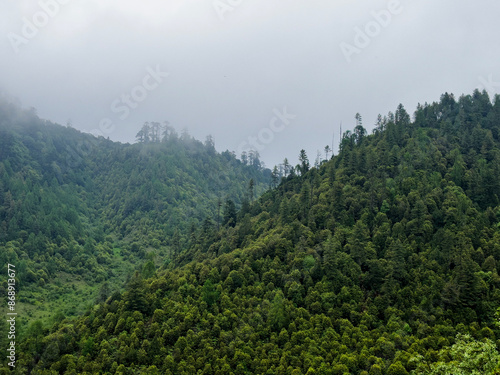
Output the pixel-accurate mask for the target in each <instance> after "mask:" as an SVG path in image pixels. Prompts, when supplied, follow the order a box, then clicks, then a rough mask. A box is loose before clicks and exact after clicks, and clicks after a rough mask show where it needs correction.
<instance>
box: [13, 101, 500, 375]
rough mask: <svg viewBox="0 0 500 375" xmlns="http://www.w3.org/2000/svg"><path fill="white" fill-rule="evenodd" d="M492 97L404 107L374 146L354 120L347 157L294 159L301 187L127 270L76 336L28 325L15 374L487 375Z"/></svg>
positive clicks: (496, 234) (494, 335)
mask: <svg viewBox="0 0 500 375" xmlns="http://www.w3.org/2000/svg"><path fill="white" fill-rule="evenodd" d="M496 99H497V100H496V102H495V104H494V105H492V104H491V103H490V101H489V98H488V96H487V95H486V94H485V93H479V92H477V91H476V92H475V93H474V94H473V95H472V96H462V97H460V99H459V100H455V98H454V97H453V96H452V95H448V94H445V95H443V96H442V98H441V101H440V102H439V103H433V104H430V105H428V104H426V105H424V106H419V107H418V108H417V110H416V112H415V120H414V121H411V120H410V116H409V115H408V113H407V112H406V111H405V110H404V108H403V107H402V106H400V107H398V109H397V111H396V112H395V113H394V114H392V113H390V114H389V115H388V116H387V117H385V118H380V121H379V123H378V124H377V127H376V129H375V130H374V134H372V135H367V134H366V131H365V129H364V128H363V127H362V125H361V124H360V123H358V124H357V126H356V128H355V129H354V131H352V132H346V133H345V134H344V137H343V139H342V142H341V145H340V153H339V155H337V156H334V157H333V158H332V160H330V161H327V162H326V161H325V162H324V163H322V165H321V166H320V167H319V168H312V169H310V167H309V163H308V161H307V159H306V158H305V157H304V156H305V155H302V158H301V159H302V160H301V164H299V165H298V166H297V168H296V169H297V173H294V174H292V175H291V176H288V177H285V178H284V179H283V181H282V183H281V184H280V185H279V186H278V187H277V188H275V189H273V190H271V191H269V192H267V193H266V194H264V196H262V197H261V198H260V199H259V200H257V201H255V202H254V203H253V204H251V205H244V206H243V208H242V209H241V210H240V212H239V213H238V214H237V215H236V216H234V215H232V214H231V212H229V213H226V215H225V218H226V219H228V218H229V217H231V220H225V221H224V222H225V224H224V226H223V227H222V228H221V229H220V230H218V231H217V230H216V228H215V227H213V226H206V227H203V228H200V230H199V231H198V232H197V233H196V234H194V235H193V236H192V237H191V239H190V240H189V241H188V243H187V248H186V249H184V250H183V251H182V252H181V253H180V254H179V257H177V258H176V260H175V261H174V262H172V263H170V264H169V265H168V266H167V267H166V269H164V270H163V271H161V272H159V273H158V274H157V275H154V276H152V277H147V276H146V277H144V275H141V274H140V273H136V274H135V276H134V277H133V278H132V279H131V280H130V282H129V284H128V287H127V290H126V291H125V292H124V293H121V294H115V295H113V296H112V297H110V298H108V299H107V300H106V301H105V302H103V303H101V304H99V305H96V306H95V307H93V308H92V309H90V310H89V311H88V312H87V313H86V314H85V316H82V317H81V318H79V319H77V320H76V321H69V320H60V321H58V322H56V323H55V324H54V326H53V327H52V328H50V330H49V329H40V327H37V326H31V327H30V334H29V338H28V339H27V341H26V342H25V343H24V347H23V350H22V358H21V359H20V362H19V364H20V365H22V366H26V368H29V369H34V370H33V372H32V373H33V374H53V373H54V374H55V373H60V374H77V373H78V374H82V373H86V374H105V373H109V374H139V373H141V374H142V373H144V374H160V373H161V374H196V373H199V374H231V373H234V374H264V373H265V374H294V375H295V374H391V375H393V374H408V373H409V372H411V371H414V372H415V373H435V374H437V373H445V372H440V371H444V369H448V373H459V372H458V370H457V368H461V369H462V371H465V372H460V373H471V372H470V371H472V370H471V369H472V368H475V369H477V370H478V371H479V372H478V373H484V374H487V373H494V368H495V367H496V366H497V364H498V352H497V351H496V350H495V348H494V344H495V343H497V339H498V338H499V337H500V336H499V334H500V332H499V331H498V329H497V327H496V325H495V324H494V323H495V311H496V309H497V308H498V307H499V306H500V277H499V276H498V272H497V262H498V261H499V260H500V229H499V220H500V207H499V194H500V173H499V169H500V142H499V141H500V139H499V137H500V100H498V99H499V98H498V97H497V98H496ZM297 174H298V175H297ZM228 211H231V210H230V207H229V206H228ZM467 334H468V335H467ZM460 335H462V336H460ZM454 343H455V346H453V347H452V348H451V349H450V347H451V346H452V345H453V344H454ZM474 348H476V349H474ZM478 348H479V349H478ZM474 351H475V352H474ZM471 353H472V354H471ZM474 353H475V354H474ZM478 353H479V354H481V353H483V354H482V355H483V359H478V360H476V359H475V358H476V357H477V354H478ZM438 365H439V366H441V370H439V371H438V370H436V368H437V366H438ZM461 366H462V367H461ZM467 366H469V367H467ZM470 366H472V367H470ZM433 371H434V372H433Z"/></svg>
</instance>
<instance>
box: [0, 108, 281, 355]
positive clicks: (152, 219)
mask: <svg viewBox="0 0 500 375" xmlns="http://www.w3.org/2000/svg"><path fill="white" fill-rule="evenodd" d="M169 130H170V131H169V134H168V135H167V136H166V137H164V138H163V139H162V140H161V142H154V143H153V142H151V143H148V144H145V143H141V144H132V145H130V144H120V143H115V142H112V141H110V140H106V139H104V138H103V137H99V138H96V137H94V136H92V135H89V134H83V133H81V132H79V131H77V130H75V129H72V128H70V127H63V126H60V125H56V124H52V123H50V122H48V121H44V120H41V119H39V118H38V117H37V115H36V113H35V111H34V110H33V109H32V110H29V111H25V110H21V109H20V108H18V107H16V106H15V105H13V104H10V103H7V102H0V264H1V267H2V270H4V268H5V267H6V265H7V263H8V262H10V263H12V264H15V265H16V269H17V270H18V273H17V277H18V278H19V282H20V285H22V286H23V292H22V293H20V295H19V297H20V298H21V299H22V302H23V304H22V305H23V306H25V308H26V309H27V311H26V314H24V315H23V317H24V319H28V320H33V319H35V318H41V319H42V320H46V319H44V318H47V319H48V318H49V315H52V316H54V314H53V312H54V311H56V310H59V311H61V312H62V313H63V314H64V315H68V314H70V315H71V314H75V313H77V312H78V311H79V310H81V311H84V305H87V304H89V303H90V305H92V304H93V302H94V301H95V299H96V298H104V295H105V294H106V291H107V293H110V291H112V290H117V289H119V288H121V287H122V285H123V282H124V281H125V279H126V278H128V277H130V275H131V274H133V271H134V270H135V269H139V270H142V268H143V266H144V264H145V263H148V264H149V265H148V267H149V268H148V270H149V271H151V270H152V271H153V272H154V270H155V269H156V268H158V267H161V266H163V265H164V264H168V263H169V262H170V261H171V260H172V259H173V258H174V257H175V255H176V254H177V253H179V252H180V251H181V250H182V249H184V248H188V247H189V244H190V243H191V241H193V239H196V238H198V237H200V236H202V235H203V233H204V232H203V231H204V230H208V229H210V230H211V229H213V230H215V229H216V228H217V225H218V222H219V225H220V222H221V221H222V219H223V217H222V215H223V206H224V204H231V205H233V206H234V210H235V211H236V208H237V207H240V206H241V204H243V203H245V202H246V200H250V199H251V196H259V195H261V194H262V193H263V192H264V191H265V190H266V189H268V187H269V184H270V173H271V171H269V170H267V169H264V168H262V167H261V165H260V162H259V164H258V165H252V166H250V165H245V164H244V163H242V162H241V161H239V160H237V159H236V158H235V156H234V155H233V154H232V153H230V152H229V151H226V152H224V153H222V154H221V153H218V152H216V150H215V148H214V144H213V140H212V139H211V138H210V142H206V143H205V144H203V143H201V142H199V141H197V140H195V139H193V138H192V137H191V136H189V135H188V134H187V133H186V132H184V133H183V134H182V136H181V137H177V136H176V135H175V132H174V131H173V130H172V129H171V128H169ZM250 187H251V189H250ZM250 190H251V191H250ZM250 193H251V194H250ZM149 271H148V272H149ZM2 272H3V271H2ZM2 274H6V271H5V272H3V273H2ZM4 281H5V278H3V279H2V281H1V283H0V295H1V296H2V298H4V296H6V291H5V288H6V284H5V285H4V284H3V283H4ZM104 281H107V282H108V283H107V284H106V285H105V286H104V290H103V293H104V294H103V295H101V296H100V297H99V290H98V289H99V288H98V287H97V285H101V284H102V283H103V282H104ZM108 284H109V285H108ZM4 292H5V293H4ZM75 295H76V296H77V297H76V300H75ZM105 297H107V296H105ZM51 303H54V304H51ZM75 305H77V306H79V307H78V308H75ZM20 326H22V324H20ZM0 328H1V329H3V328H4V327H3V324H0ZM0 333H2V334H1V337H0V343H3V341H2V340H4V339H5V336H4V335H3V331H2V332H0ZM2 347H3V346H2ZM2 361H3V359H2Z"/></svg>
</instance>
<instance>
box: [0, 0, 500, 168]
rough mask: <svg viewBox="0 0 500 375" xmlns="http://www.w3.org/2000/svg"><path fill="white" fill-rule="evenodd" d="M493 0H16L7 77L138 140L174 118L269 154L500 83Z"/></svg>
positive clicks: (16, 92)
mask: <svg viewBox="0 0 500 375" xmlns="http://www.w3.org/2000/svg"><path fill="white" fill-rule="evenodd" d="M499 15H500V2H498V0H497V1H494V0H480V1H476V2H472V1H470V0H468V1H466V0H453V1H452V0H441V1H435V0H434V1H431V0H418V1H417V0H413V1H408V0H401V1H398V0H381V1H379V0H348V1H347V0H345V1H344V0H342V1H341V0H338V1H337V0H331V1H320V0H309V1H305V0H301V1H299V0H286V1H285V0H204V1H199V0H198V1H194V0H142V1H137V0H136V1H131V0H109V1H105V0H99V1H97V0H41V1H28V0H3V1H2V2H1V3H0V56H1V59H0V72H1V74H0V90H2V91H4V92H6V93H7V94H8V95H11V96H14V97H17V98H19V99H20V100H21V102H22V104H23V106H25V107H35V108H36V109H37V110H38V114H39V116H40V117H42V118H46V119H49V120H52V121H54V122H58V123H61V124H66V122H67V121H68V119H71V122H72V124H73V126H74V127H75V128H77V129H80V130H82V131H87V132H94V133H98V132H101V133H102V134H104V135H105V136H109V137H110V138H111V139H113V140H116V141H122V142H134V140H135V134H136V133H137V131H138V130H139V128H140V126H141V125H142V124H143V122H144V121H169V122H170V124H171V125H173V126H174V127H176V128H177V129H178V130H179V131H180V130H181V129H183V128H187V129H188V130H189V132H190V134H192V135H193V136H195V137H196V138H198V139H201V140H203V139H204V138H205V137H206V136H207V135H208V134H211V135H213V137H214V138H215V143H216V147H217V149H218V150H220V151H223V150H226V149H229V150H234V151H240V150H242V149H245V148H250V146H249V145H248V143H254V147H253V148H258V149H259V152H260V154H261V158H262V160H263V161H264V162H265V163H266V165H267V166H268V167H271V166H272V165H274V164H277V163H279V162H280V161H282V160H283V158H284V157H288V158H289V159H290V160H291V161H293V162H294V163H296V162H297V156H298V154H299V151H300V149H302V148H304V149H306V151H307V152H308V155H309V159H310V160H311V162H313V161H314V159H315V158H316V151H317V150H323V148H324V146H325V145H326V144H331V142H332V135H333V134H335V145H337V144H338V140H339V125H340V123H341V122H342V124H343V130H344V131H345V130H350V129H352V128H353V125H354V122H355V120H354V116H355V114H356V112H359V113H361V115H362V116H363V125H364V126H365V127H366V128H367V129H369V130H371V129H372V128H373V124H374V123H375V121H376V118H377V114H379V113H381V114H387V112H388V111H394V110H395V109H396V107H397V105H398V104H399V103H403V105H404V106H405V107H406V109H407V110H408V112H410V113H413V112H414V110H415V107H416V105H417V103H419V102H420V103H424V102H432V101H436V100H439V97H440V95H441V94H442V93H444V92H452V93H454V94H455V95H456V96H457V97H458V96H460V95H461V94H463V93H465V94H470V93H472V91H473V90H474V89H475V88H486V89H487V91H489V92H490V93H495V92H499V91H500V69H499V65H500V48H499V47H500V35H499V34H500V33H499V28H498V16H499Z"/></svg>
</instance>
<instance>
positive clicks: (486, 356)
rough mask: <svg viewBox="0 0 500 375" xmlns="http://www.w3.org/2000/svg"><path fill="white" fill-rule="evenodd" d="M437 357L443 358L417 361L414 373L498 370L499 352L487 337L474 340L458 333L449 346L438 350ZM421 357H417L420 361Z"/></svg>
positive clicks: (470, 374)
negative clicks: (432, 360) (453, 342)
mask: <svg viewBox="0 0 500 375" xmlns="http://www.w3.org/2000/svg"><path fill="white" fill-rule="evenodd" d="M438 356H439V357H441V358H445V360H441V361H439V362H436V363H431V364H429V363H425V361H424V362H423V363H422V362H421V363H419V365H418V367H417V369H416V370H415V371H414V373H415V374H429V375H440V374H443V375H448V374H454V375H455V374H456V375H493V374H498V373H499V371H500V353H498V350H497V347H496V345H495V344H494V343H493V342H492V341H491V340H489V339H485V340H484V341H478V340H474V339H473V338H472V337H471V336H470V335H468V334H467V335H461V334H458V335H457V338H456V342H455V344H453V345H452V346H451V348H449V349H448V348H445V349H442V350H440V352H439V355H438ZM422 359H423V358H422V357H421V356H420V357H417V358H416V359H415V361H418V362H420V361H421V360H422Z"/></svg>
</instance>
